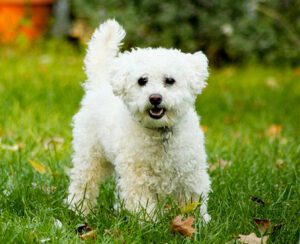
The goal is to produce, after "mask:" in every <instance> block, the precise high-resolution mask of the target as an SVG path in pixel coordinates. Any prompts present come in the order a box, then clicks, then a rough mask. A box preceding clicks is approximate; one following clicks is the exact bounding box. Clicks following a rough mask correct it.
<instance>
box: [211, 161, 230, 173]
mask: <svg viewBox="0 0 300 244" xmlns="http://www.w3.org/2000/svg"><path fill="white" fill-rule="evenodd" d="M230 165H231V161H227V160H224V159H219V160H218V161H217V162H216V163H214V164H210V165H209V170H210V171H214V170H216V169H217V168H220V169H224V168H225V167H226V166H230Z"/></svg>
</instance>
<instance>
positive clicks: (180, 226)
mask: <svg viewBox="0 0 300 244" xmlns="http://www.w3.org/2000/svg"><path fill="white" fill-rule="evenodd" d="M193 222H194V218H193V217H191V216H190V217H188V218H187V219H186V220H182V217H181V216H176V217H175V218H174V219H173V220H172V222H171V230H172V232H174V233H175V232H179V233H180V234H181V235H183V236H188V237H191V236H192V235H193V234H194V233H195V232H196V229H195V228H193V226H192V225H193Z"/></svg>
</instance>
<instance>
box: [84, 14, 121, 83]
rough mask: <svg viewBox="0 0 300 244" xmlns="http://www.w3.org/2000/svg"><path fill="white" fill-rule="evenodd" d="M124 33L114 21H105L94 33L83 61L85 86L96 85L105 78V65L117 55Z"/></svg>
mask: <svg viewBox="0 0 300 244" xmlns="http://www.w3.org/2000/svg"><path fill="white" fill-rule="evenodd" d="M125 35H126V32H125V31H124V29H123V27H122V26H120V25H119V24H118V22H117V21H115V20H114V19H111V20H107V21H106V22H104V23H103V24H101V25H100V26H99V27H98V28H97V29H96V30H95V32H94V34H93V36H92V38H91V40H90V42H89V44H88V49H87V54H86V57H85V60H84V65H85V71H86V74H87V78H88V81H87V84H88V85H89V84H98V83H100V82H101V79H103V76H105V73H106V70H107V69H106V68H107V65H108V64H109V62H110V61H111V60H113V58H114V57H116V55H117V54H118V51H119V47H120V46H121V44H122V43H121V41H122V40H123V38H124V37H125Z"/></svg>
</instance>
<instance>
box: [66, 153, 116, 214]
mask: <svg viewBox="0 0 300 244" xmlns="http://www.w3.org/2000/svg"><path fill="white" fill-rule="evenodd" d="M112 171H113V168H112V166H111V165H110V164H109V163H107V162H106V161H105V160H104V158H102V157H101V156H100V155H97V156H95V155H93V156H92V154H86V155H82V154H81V155H79V154H76V152H75V155H74V159H73V168H72V169H71V172H70V180H71V182H70V186H69V195H68V198H67V203H68V204H69V205H70V208H71V209H72V210H74V211H76V212H77V213H83V214H88V213H89V212H90V210H91V209H92V208H93V206H94V205H95V203H96V199H97V196H98V188H99V183H101V182H103V181H104V180H105V179H106V178H107V177H108V176H109V175H111V173H112Z"/></svg>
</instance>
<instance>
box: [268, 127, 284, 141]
mask: <svg viewBox="0 0 300 244" xmlns="http://www.w3.org/2000/svg"><path fill="white" fill-rule="evenodd" d="M281 131H282V126H281V125H276V124H272V125H270V126H269V128H268V130H267V135H268V137H270V138H276V137H277V138H278V137H280V135H281Z"/></svg>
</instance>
